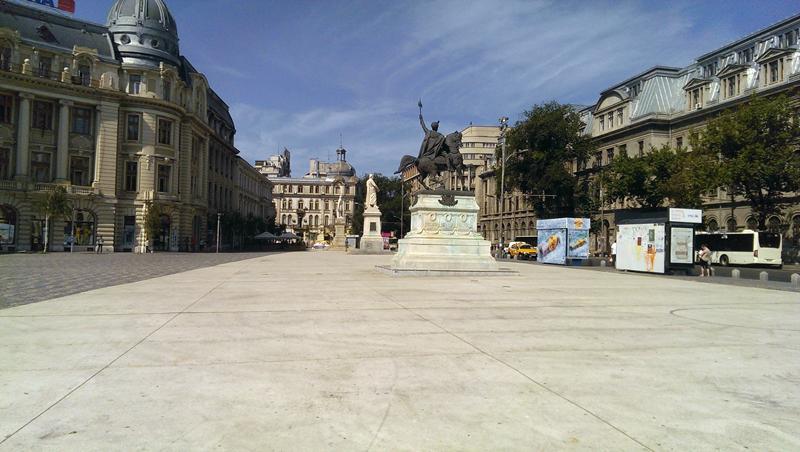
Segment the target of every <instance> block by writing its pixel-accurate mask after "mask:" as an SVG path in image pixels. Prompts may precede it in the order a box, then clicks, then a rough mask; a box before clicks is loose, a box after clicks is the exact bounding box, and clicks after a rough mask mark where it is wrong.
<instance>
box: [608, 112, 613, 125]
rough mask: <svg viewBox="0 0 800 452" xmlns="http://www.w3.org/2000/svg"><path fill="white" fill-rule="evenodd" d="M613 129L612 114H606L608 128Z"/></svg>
mask: <svg viewBox="0 0 800 452" xmlns="http://www.w3.org/2000/svg"><path fill="white" fill-rule="evenodd" d="M612 127H614V113H609V114H608V128H609V129H610V128H612Z"/></svg>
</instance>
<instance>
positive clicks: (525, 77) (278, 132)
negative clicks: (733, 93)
mask: <svg viewBox="0 0 800 452" xmlns="http://www.w3.org/2000/svg"><path fill="white" fill-rule="evenodd" d="M695 10H696V4H694V3H685V2H671V3H663V4H662V3H653V2H647V3H644V2H643V3H634V2H601V1H598V2H577V1H576V2H572V1H566V2H564V1H549V0H538V1H522V0H516V1H502V2H501V1H484V2H463V1H462V0H440V1H433V2H425V3H421V2H420V3H411V4H403V5H402V7H397V4H394V3H392V4H383V3H379V2H363V3H358V4H357V5H354V4H348V5H346V6H342V5H341V4H337V6H336V7H334V8H333V9H332V12H331V13H330V14H332V15H338V16H337V17H328V16H326V15H325V14H321V15H319V14H318V15H311V16H300V17H299V18H297V20H298V22H297V24H296V26H297V27H298V28H299V29H308V30H311V32H310V35H312V37H310V38H309V37H304V36H299V37H298V38H297V39H295V40H292V41H291V42H290V43H289V44H288V47H287V48H285V49H281V48H278V47H274V48H272V52H273V54H276V52H277V54H276V55H278V56H283V57H285V59H284V60H281V61H278V62H275V63H274V66H275V67H277V68H286V67H291V68H292V71H291V73H292V74H293V76H292V77H293V78H292V81H294V82H297V83H298V84H297V85H296V86H294V88H293V89H295V90H296V91H295V92H291V93H289V92H283V91H281V92H280V93H276V95H275V98H276V99H279V101H277V102H275V103H273V104H271V105H269V106H268V107H265V106H263V105H260V104H259V103H258V102H256V101H246V102H242V101H240V102H237V103H232V105H233V115H234V118H235V119H236V121H237V130H238V131H239V134H238V135H237V140H238V143H239V144H238V147H239V148H240V149H242V150H243V151H244V154H245V155H246V156H248V157H250V158H251V159H255V158H263V157H265V156H266V155H268V154H271V153H275V152H277V151H279V150H280V148H281V147H283V146H286V147H289V148H290V149H291V150H293V151H294V157H293V161H294V163H295V164H294V167H295V168H298V169H304V168H305V165H306V162H305V160H306V159H307V158H308V157H311V156H316V157H321V158H325V157H326V156H327V154H328V152H329V151H331V152H332V151H333V150H334V149H335V148H336V146H338V140H339V133H342V134H343V135H344V142H345V147H346V148H348V149H349V150H350V153H349V157H350V159H351V161H353V162H354V163H355V166H356V168H357V169H358V170H359V171H360V172H367V171H372V170H377V171H381V172H385V173H386V172H391V170H393V169H394V168H395V166H396V164H397V162H398V161H399V158H400V157H401V156H402V155H403V154H407V153H412V154H413V153H415V152H416V149H417V148H418V145H419V141H420V139H421V137H422V135H421V131H420V130H419V125H418V123H417V118H416V114H417V112H416V100H417V99H418V98H419V97H422V99H423V101H424V103H425V113H426V119H427V120H429V121H430V120H441V121H442V127H443V130H447V131H450V130H455V129H461V128H463V127H465V126H466V125H467V124H468V123H470V122H475V123H483V124H487V123H494V122H495V121H496V119H495V118H497V117H499V116H501V115H508V116H511V117H514V116H516V115H518V114H519V113H521V112H522V111H523V110H525V109H527V108H530V106H531V105H533V104H534V103H538V102H543V101H547V100H551V99H555V100H558V101H561V102H569V103H585V104H591V103H593V102H594V101H596V99H597V97H598V95H599V93H600V91H601V90H603V89H605V88H607V87H609V86H611V85H612V84H614V83H617V82H619V81H622V80H623V79H625V78H627V77H630V76H632V75H634V74H636V73H638V72H641V71H642V70H644V69H646V68H648V67H650V66H654V65H657V64H658V65H686V64H689V63H690V62H691V61H692V58H693V57H695V56H697V55H699V54H700V53H703V52H705V51H708V50H710V49H712V48H713V47H714V46H716V45H719V44H721V43H722V42H724V41H726V40H728V39H730V38H732V37H734V36H736V33H735V32H734V31H733V29H732V27H731V26H730V24H728V23H725V22H720V23H711V22H708V21H706V20H705V19H704V18H703V17H700V16H698V15H697V14H696V13H695ZM281 52H282V53H281ZM269 88H270V87H268V86H267V89H269ZM277 89H283V88H282V87H278V88H277ZM330 93H336V94H335V95H329V94H330Z"/></svg>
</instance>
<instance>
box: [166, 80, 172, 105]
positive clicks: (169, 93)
mask: <svg viewBox="0 0 800 452" xmlns="http://www.w3.org/2000/svg"><path fill="white" fill-rule="evenodd" d="M164 100H165V101H167V102H169V101H170V100H172V82H170V81H169V80H164Z"/></svg>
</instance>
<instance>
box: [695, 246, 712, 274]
mask: <svg viewBox="0 0 800 452" xmlns="http://www.w3.org/2000/svg"><path fill="white" fill-rule="evenodd" d="M698 257H699V258H700V276H701V277H703V276H705V277H709V276H711V250H710V249H709V248H708V245H706V244H705V243H704V244H702V245H700V252H699V253H698Z"/></svg>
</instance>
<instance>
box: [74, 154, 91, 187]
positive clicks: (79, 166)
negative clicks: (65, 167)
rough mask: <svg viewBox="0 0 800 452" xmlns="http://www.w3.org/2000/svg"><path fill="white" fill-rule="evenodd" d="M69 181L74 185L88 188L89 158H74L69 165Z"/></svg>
mask: <svg viewBox="0 0 800 452" xmlns="http://www.w3.org/2000/svg"><path fill="white" fill-rule="evenodd" d="M69 167H70V170H69V180H70V182H71V183H72V185H78V186H82V187H86V186H88V185H89V158H88V157H72V158H71V159H70V163H69Z"/></svg>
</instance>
